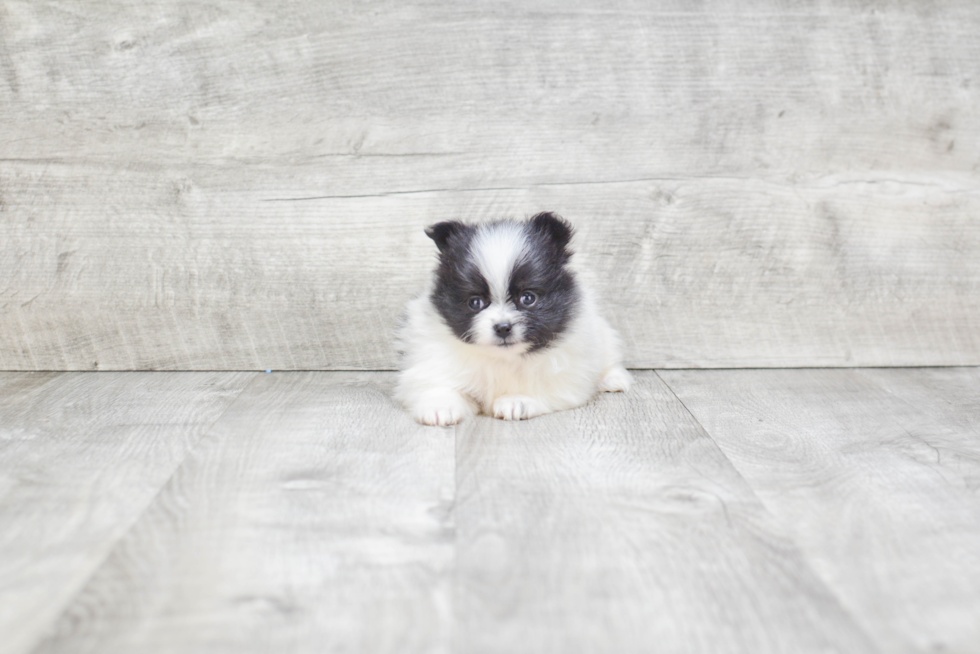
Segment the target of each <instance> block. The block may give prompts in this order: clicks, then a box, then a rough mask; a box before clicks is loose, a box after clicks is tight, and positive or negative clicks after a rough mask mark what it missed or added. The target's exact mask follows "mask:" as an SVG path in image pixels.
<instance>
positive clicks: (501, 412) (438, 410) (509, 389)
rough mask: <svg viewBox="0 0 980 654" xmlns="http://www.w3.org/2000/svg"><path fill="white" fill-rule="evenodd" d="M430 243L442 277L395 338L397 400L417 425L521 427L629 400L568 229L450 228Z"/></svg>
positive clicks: (550, 223) (537, 223) (545, 225)
mask: <svg viewBox="0 0 980 654" xmlns="http://www.w3.org/2000/svg"><path fill="white" fill-rule="evenodd" d="M425 233H426V234H427V235H428V236H429V238H431V239H432V240H433V241H435V243H436V246H438V248H439V265H438V267H437V268H436V270H435V272H434V274H433V277H432V280H431V281H430V283H429V286H428V288H427V290H426V292H425V293H424V294H423V295H421V296H419V297H417V298H415V299H414V300H412V301H411V302H409V303H408V306H407V308H406V316H405V319H404V323H403V324H402V325H401V326H400V327H399V329H398V332H397V334H396V346H397V348H398V350H399V351H400V353H401V355H402V363H401V373H400V375H399V378H398V384H397V387H396V390H395V397H396V398H397V399H398V400H399V401H401V402H402V403H403V404H404V405H405V407H406V408H407V409H408V411H409V412H410V413H411V414H412V417H414V418H415V419H416V420H417V421H419V422H420V423H423V424H426V425H441V426H446V425H453V424H456V423H457V422H459V421H461V420H463V419H464V418H467V417H469V416H472V415H473V414H475V413H485V414H488V415H492V416H495V417H497V418H502V419H504V420H522V419H527V418H533V417H535V416H539V415H541V414H544V413H550V412H552V411H560V410H562V409H571V408H574V407H577V406H581V405H583V404H585V403H586V402H588V401H589V399H590V398H591V397H592V396H593V395H594V394H595V393H596V392H597V391H626V390H629V387H630V382H631V377H630V375H629V373H628V372H627V371H626V369H625V368H623V366H622V357H621V355H620V347H619V338H618V336H617V334H616V332H615V331H614V330H613V329H612V327H610V326H609V324H608V323H607V322H606V321H605V320H604V319H603V318H602V317H601V316H600V315H599V314H598V312H597V311H596V307H595V303H594V301H593V299H592V295H591V293H590V292H589V290H588V289H587V288H586V287H585V286H584V285H582V283H581V282H580V281H579V280H578V279H576V276H575V274H574V272H573V271H572V270H571V269H570V267H569V259H570V257H571V255H572V253H571V252H570V251H569V249H568V243H569V241H570V240H571V237H572V228H571V226H570V225H569V224H568V223H567V222H565V221H564V220H563V219H562V218H560V217H558V216H556V215H555V214H552V213H540V214H538V215H536V216H534V217H533V218H531V219H530V220H528V221H515V220H502V221H497V222H492V223H484V224H480V225H466V224H464V223H461V222H458V221H449V222H441V223H437V224H435V225H432V226H431V227H429V228H428V229H426V230H425Z"/></svg>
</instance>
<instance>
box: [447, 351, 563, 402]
mask: <svg viewBox="0 0 980 654" xmlns="http://www.w3.org/2000/svg"><path fill="white" fill-rule="evenodd" d="M541 363H547V362H535V364H531V365H529V364H528V363H527V362H526V361H514V362H512V361H486V362H483V363H482V364H479V365H474V366H471V367H469V369H468V370H467V376H468V380H467V382H468V383H467V384H466V385H467V386H468V387H469V390H470V394H471V395H472V396H473V399H475V400H477V401H479V402H480V403H481V404H483V405H484V407H485V408H486V407H489V405H491V404H492V403H493V401H494V400H495V399H496V398H498V397H500V396H502V395H529V396H531V397H538V396H541V395H547V394H548V393H549V391H551V390H552V389H553V388H554V387H555V386H556V385H557V386H560V385H561V376H560V374H559V371H555V370H550V369H549V368H550V366H547V365H541Z"/></svg>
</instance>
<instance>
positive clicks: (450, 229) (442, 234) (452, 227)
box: [425, 220, 467, 252]
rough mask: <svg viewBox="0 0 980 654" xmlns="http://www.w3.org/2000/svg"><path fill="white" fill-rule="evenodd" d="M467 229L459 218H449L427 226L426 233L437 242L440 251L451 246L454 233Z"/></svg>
mask: <svg viewBox="0 0 980 654" xmlns="http://www.w3.org/2000/svg"><path fill="white" fill-rule="evenodd" d="M466 229H467V227H466V225H464V224H463V223H461V222H459V221H458V220H447V221H446V222H442V223H436V224H435V225H429V226H428V227H426V228H425V235H426V236H428V237H429V238H431V239H432V240H433V241H435V242H436V247H438V248H439V251H440V252H445V251H446V248H448V247H449V239H450V238H452V236H453V235H454V234H459V233H460V232H462V231H464V230H466Z"/></svg>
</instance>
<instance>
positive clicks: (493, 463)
mask: <svg viewBox="0 0 980 654" xmlns="http://www.w3.org/2000/svg"><path fill="white" fill-rule="evenodd" d="M636 378H637V384H636V387H635V389H634V390H633V391H632V392H631V393H629V394H626V395H606V396H603V397H600V398H598V399H597V400H595V401H594V402H593V403H591V404H590V405H589V406H587V407H585V408H582V409H579V410H575V411H568V412H563V413H560V414H556V415H550V416H544V417H541V418H536V419H534V420H532V421H530V422H523V423H516V424H515V423H504V422H500V421H495V420H491V419H488V418H480V419H477V420H475V421H471V422H469V423H466V424H464V425H462V426H460V427H459V428H457V429H439V428H424V427H419V426H417V425H415V424H414V423H412V422H411V421H410V420H409V419H408V418H407V417H406V415H405V414H404V413H403V412H402V411H401V410H400V409H399V408H398V407H397V406H396V405H395V404H394V403H393V402H392V400H391V389H392V383H393V379H394V378H393V374H392V373H364V372H358V373H345V372H320V373H313V372H306V373H302V372H291V373H272V374H264V373H240V372H238V373H236V372H214V373H208V372H185V373H177V372H174V373H165V372H129V373H111V372H102V373H0V635H2V636H0V653H2V654H21V653H28V652H36V653H41V652H45V653H49V652H50V653H54V652H71V653H72V654H81V653H84V652H98V653H100V654H101V653H115V652H139V653H141V654H152V653H156V652H174V653H178V652H179V653H187V652H236V653H242V652H275V653H282V652H398V653H399V654H401V653H407V652H501V653H508V654H509V653H515V652H535V653H538V652H558V653H567V652H602V653H606V652H614V653H625V652H653V651H661V652H705V653H712V654H714V653H723V652H745V653H752V654H760V653H764V652H778V653H789V652H792V653H795V652H883V653H893V652H930V653H933V652H959V653H970V652H980V368H936V369H830V370H827V369H824V370H816V369H814V370H728V371H720V370H719V371H690V370H688V371H656V372H655V371H639V372H637V373H636Z"/></svg>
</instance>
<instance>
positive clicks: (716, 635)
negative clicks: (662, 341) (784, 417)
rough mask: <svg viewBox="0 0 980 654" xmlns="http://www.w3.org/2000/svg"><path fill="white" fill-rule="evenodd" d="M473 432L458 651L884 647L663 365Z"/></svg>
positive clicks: (464, 498)
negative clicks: (620, 386) (672, 384)
mask: <svg viewBox="0 0 980 654" xmlns="http://www.w3.org/2000/svg"><path fill="white" fill-rule="evenodd" d="M636 382H637V383H636V385H635V387H634V389H633V390H631V391H630V393H629V394H625V395H605V396H602V397H600V398H598V399H597V400H596V401H595V402H593V403H592V404H590V405H589V406H587V407H585V408H583V409H579V410H575V411H568V412H562V413H558V414H552V415H549V416H543V417H541V418H536V419H534V420H531V421H529V422H523V423H506V422H502V421H496V420H492V419H479V420H477V421H476V422H473V423H469V424H466V423H464V425H463V426H462V427H460V429H459V434H458V437H457V503H456V525H457V537H456V538H457V547H458V553H457V562H456V565H457V571H456V580H457V584H456V593H455V602H456V612H457V623H458V626H457V628H456V636H455V642H456V651H458V652H473V653H476V652H480V653H482V652H508V653H516V652H567V653H573V652H624V653H625V652H650V651H665V652H712V653H719V652H754V653H761V652H825V651H835V652H872V651H877V650H876V647H875V645H873V644H872V643H871V642H870V641H869V640H867V639H866V638H865V636H864V634H863V633H862V631H861V629H860V628H858V627H856V625H855V623H854V622H853V621H852V619H851V618H850V616H849V615H848V614H847V612H846V611H844V610H843V609H842V608H841V607H840V605H839V604H838V603H837V600H836V598H835V597H834V595H833V594H832V593H830V592H828V591H827V590H826V588H825V587H824V585H823V584H822V582H820V581H819V580H818V578H817V577H816V575H815V574H814V573H813V572H812V571H811V570H810V569H809V567H808V565H807V564H806V563H805V561H804V560H803V559H802V557H801V556H800V554H799V552H798V551H797V550H796V549H795V547H794V546H793V545H792V544H791V543H790V542H789V541H788V540H787V539H786V537H785V535H784V534H783V533H782V530H781V528H780V526H779V525H778V524H777V523H775V522H774V521H773V520H771V516H770V515H769V514H768V513H767V512H766V511H765V510H764V509H763V507H762V505H761V504H760V503H759V501H758V500H757V499H756V497H755V496H754V495H753V493H752V491H751V490H750V488H749V487H748V486H747V485H746V484H745V482H744V481H743V480H742V479H741V478H740V477H739V475H738V474H737V473H736V472H735V470H734V469H733V468H732V467H731V465H730V464H729V463H728V462H727V461H726V459H725V457H724V456H723V455H722V453H721V452H720V451H719V450H718V449H717V447H716V446H715V444H714V443H713V442H712V441H711V439H710V438H708V436H707V435H706V434H705V433H704V431H703V430H702V429H701V428H700V426H698V424H697V423H696V422H695V421H694V419H693V418H691V416H690V414H689V413H688V412H687V411H686V410H685V409H684V407H683V405H682V404H681V403H680V402H679V401H677V399H676V398H675V397H674V396H673V395H672V394H671V392H670V390H669V389H668V388H667V387H666V386H665V385H664V384H663V382H661V381H660V379H659V378H658V377H657V376H656V375H655V374H654V373H652V372H646V373H639V374H638V375H637V379H636Z"/></svg>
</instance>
